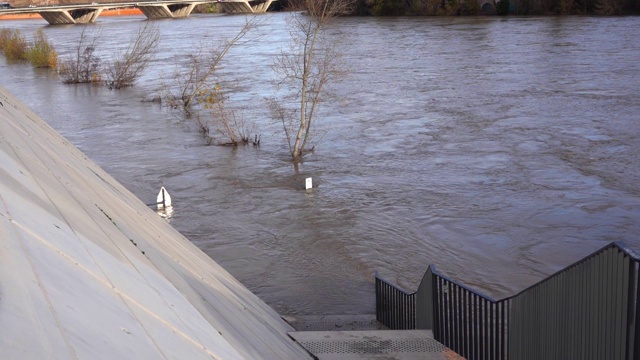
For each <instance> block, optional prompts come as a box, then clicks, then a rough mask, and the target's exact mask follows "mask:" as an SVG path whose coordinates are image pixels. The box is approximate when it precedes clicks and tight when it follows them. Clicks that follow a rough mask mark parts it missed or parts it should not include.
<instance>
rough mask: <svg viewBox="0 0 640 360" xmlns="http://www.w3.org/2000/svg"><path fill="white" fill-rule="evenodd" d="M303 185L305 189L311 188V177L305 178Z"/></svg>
mask: <svg viewBox="0 0 640 360" xmlns="http://www.w3.org/2000/svg"><path fill="white" fill-rule="evenodd" d="M304 187H305V189H306V190H309V189H311V188H312V187H313V180H311V178H307V179H306V181H305V182H304Z"/></svg>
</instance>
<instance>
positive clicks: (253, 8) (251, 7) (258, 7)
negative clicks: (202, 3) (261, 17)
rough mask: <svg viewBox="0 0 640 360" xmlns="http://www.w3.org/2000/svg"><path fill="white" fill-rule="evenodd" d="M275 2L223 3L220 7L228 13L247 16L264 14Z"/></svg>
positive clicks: (271, 0) (270, 0) (261, 0)
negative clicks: (248, 14)
mask: <svg viewBox="0 0 640 360" xmlns="http://www.w3.org/2000/svg"><path fill="white" fill-rule="evenodd" d="M273 1H274V0H258V1H251V2H250V1H248V0H245V1H233V2H232V1H228V2H225V1H222V2H219V3H218V5H220V6H222V9H223V10H224V12H226V13H231V14H233V13H235V14H240V13H243V14H246V13H263V12H267V10H268V9H269V6H270V5H271V3H272V2H273Z"/></svg>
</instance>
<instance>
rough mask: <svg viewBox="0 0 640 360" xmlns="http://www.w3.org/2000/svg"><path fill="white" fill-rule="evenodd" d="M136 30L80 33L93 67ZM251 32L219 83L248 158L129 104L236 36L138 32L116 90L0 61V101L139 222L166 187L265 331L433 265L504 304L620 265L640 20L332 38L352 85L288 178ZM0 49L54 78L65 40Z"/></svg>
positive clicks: (636, 206)
mask: <svg viewBox="0 0 640 360" xmlns="http://www.w3.org/2000/svg"><path fill="white" fill-rule="evenodd" d="M143 20H144V18H143V17H140V16H123V17H109V18H106V17H105V18H100V19H99V20H98V23H96V24H94V25H91V26H89V28H90V29H91V30H92V31H98V30H99V31H100V33H101V37H100V43H99V48H100V49H101V50H100V51H101V54H102V55H103V56H109V55H110V54H113V53H114V52H115V51H116V50H115V49H116V48H117V47H118V46H122V40H123V39H128V38H130V37H131V35H132V34H133V33H134V32H135V31H136V30H137V29H138V27H140V26H141V25H142V24H143V23H144V21H143ZM260 20H261V26H260V27H259V28H258V29H257V30H255V31H253V32H252V33H250V35H249V38H248V39H247V40H246V41H244V42H243V43H242V44H240V45H239V46H237V47H236V48H234V49H232V51H231V52H230V53H229V55H228V56H227V57H226V58H225V61H224V63H223V64H222V65H221V69H220V75H221V81H222V82H223V83H224V84H225V86H224V87H225V88H226V89H229V90H231V94H230V99H229V104H233V106H234V107H236V108H237V109H238V112H239V113H241V114H242V115H243V116H244V117H245V118H247V119H250V120H251V121H255V122H256V124H257V127H258V130H259V132H260V133H261V134H262V141H261V146H260V147H259V148H254V147H252V146H249V147H240V148H238V149H232V148H227V147H218V146H206V144H205V142H204V140H203V138H202V137H201V136H200V135H199V133H198V131H197V128H196V126H195V124H194V122H193V121H192V120H184V119H183V118H181V117H180V116H179V114H176V113H174V112H171V111H169V110H167V109H166V108H163V107H162V106H160V105H159V104H157V103H149V102H143V101H141V100H142V99H148V98H153V97H155V96H157V95H158V93H159V91H160V89H161V88H162V87H163V85H164V84H170V83H171V82H172V81H173V80H172V79H173V77H172V75H173V73H174V71H175V69H176V64H177V63H179V62H180V61H181V59H182V57H183V56H185V55H187V54H190V53H195V52H196V51H197V49H198V48H199V46H200V44H203V43H216V42H220V41H221V39H224V38H229V37H231V36H233V35H235V33H237V31H238V30H239V28H240V26H241V25H242V23H243V22H244V17H243V16H215V15H214V16H193V17H191V18H188V19H182V20H162V21H157V25H158V26H159V28H160V32H161V37H162V42H161V44H160V48H159V51H158V55H157V56H156V58H155V60H154V62H153V63H152V64H151V66H150V67H149V69H148V71H147V73H146V74H145V75H144V77H143V78H142V79H140V81H138V82H137V83H136V86H134V87H133V88H130V89H125V90H120V91H113V90H108V89H107V88H102V87H92V86H85V85H78V86H74V85H64V84H62V83H61V81H60V80H59V79H58V78H57V77H56V76H55V75H53V74H52V73H50V72H48V71H46V70H36V69H32V68H31V67H30V66H29V65H20V64H8V63H7V62H6V60H5V59H4V57H2V56H0V83H1V84H2V86H4V87H6V88H8V89H9V90H10V91H11V92H13V93H14V94H15V95H17V96H18V97H19V98H20V99H22V101H24V102H25V103H27V104H28V105H29V106H30V107H32V108H33V109H34V110H35V111H36V112H37V113H38V114H39V115H41V116H42V117H43V118H44V119H46V120H47V121H48V122H49V124H50V125H51V126H52V127H53V128H55V129H56V130H58V131H59V132H60V133H62V134H63V135H64V136H65V137H67V138H68V139H69V140H70V141H71V142H73V143H74V144H75V145H76V146H78V147H79V148H80V149H81V150H82V151H84V152H85V153H86V154H87V155H88V156H89V157H91V158H92V159H93V160H94V161H95V162H97V163H98V164H99V165H100V166H102V167H103V168H105V169H106V170H107V171H108V172H109V173H111V174H112V175H113V176H114V177H115V178H116V179H118V180H119V181H120V182H122V183H123V184H124V185H125V186H126V187H127V188H129V189H130V190H131V191H132V192H133V193H134V194H136V195H137V196H138V197H139V198H141V199H142V200H143V201H145V202H148V203H151V202H154V200H155V195H156V194H157V192H158V190H159V189H160V187H161V186H165V187H166V188H167V189H168V191H169V192H170V193H171V195H172V197H173V201H174V205H175V206H174V213H173V215H172V217H171V219H169V220H168V221H170V222H171V223H172V225H173V226H175V227H176V228H177V229H178V230H179V231H180V232H182V233H183V234H184V235H185V236H186V237H187V238H189V239H190V240H191V241H193V243H194V244H196V245H197V246H198V247H199V248H201V249H202V250H203V251H205V252H206V253H207V254H208V255H209V256H211V257H212V258H213V259H214V260H215V261H217V262H218V263H220V264H221V265H222V266H223V267H224V268H226V269H227V270H228V271H230V272H231V273H232V274H233V275H234V276H235V277H237V278H238V279H239V280H240V281H241V282H242V283H244V284H245V285H246V286H247V287H248V288H249V289H250V290H252V291H253V292H254V293H256V294H257V295H258V296H260V298H262V299H263V300H264V301H266V302H267V303H268V304H270V305H271V306H273V307H274V308H275V309H276V310H277V311H278V312H279V313H281V314H291V315H295V314H364V313H373V312H374V303H375V300H374V289H373V273H374V272H375V271H379V272H380V274H381V275H382V276H384V277H386V278H388V279H389V280H391V281H392V282H394V283H397V284H399V285H401V286H402V287H404V288H406V289H408V290H411V291H413V290H415V289H416V287H417V284H418V282H419V280H420V278H421V277H422V275H423V273H424V271H425V270H426V268H427V266H428V264H430V263H433V264H435V265H436V266H437V268H438V269H439V270H440V271H442V272H444V273H445V274H447V275H449V276H451V277H453V278H454V279H458V280H460V281H462V282H463V283H465V284H467V285H469V286H471V287H473V288H477V289H479V290H481V291H483V292H485V293H487V294H489V295H491V296H494V297H503V296H506V295H510V294H512V293H514V292H516V291H518V290H520V289H522V288H524V287H526V286H528V285H530V284H532V283H533V282H535V281H537V280H539V279H541V278H543V277H545V276H546V275H548V274H551V273H552V272H554V271H556V270H559V269H560V268H562V267H564V266H566V265H568V264H570V263H572V262H574V261H576V260H578V259H579V258H581V257H583V256H585V255H587V254H589V253H592V252H594V251H596V250H597V249H599V248H600V247H602V246H604V245H606V244H607V243H609V242H610V241H623V242H625V243H626V244H627V245H630V246H631V247H634V248H635V249H639V248H640V237H639V234H640V141H639V139H640V62H639V61H638V59H640V42H638V41H637V34H638V33H640V18H638V17H621V18H608V17H607V18H594V17H541V18H518V17H512V18H497V17H473V18H345V19H340V20H339V22H338V27H337V30H336V31H335V36H341V37H342V41H343V49H344V53H345V60H344V61H345V63H346V65H348V67H349V68H350V75H349V76H347V77H346V78H345V79H344V81H343V82H341V83H339V84H337V86H336V87H335V95H337V97H336V100H334V101H332V102H329V103H326V104H323V109H322V112H321V114H320V117H319V118H318V121H319V122H318V129H317V137H316V139H317V140H318V142H317V147H316V151H315V152H314V153H313V154H311V155H309V156H308V157H306V158H305V161H304V163H303V164H301V165H300V166H299V168H298V169H294V167H293V166H292V163H291V161H290V159H289V156H288V149H287V146H286V145H285V142H284V140H283V135H282V134H281V133H280V131H279V130H280V125H279V124H277V123H275V122H273V121H272V120H270V114H269V111H268V107H267V105H266V102H265V100H264V98H265V97H267V96H270V95H272V94H273V92H274V90H273V85H272V84H271V81H270V80H271V79H272V77H273V73H272V70H271V68H270V64H271V62H272V58H273V56H274V55H275V54H277V53H279V51H280V50H281V49H283V48H284V46H285V44H286V42H287V40H288V32H287V30H286V27H285V26H286V15H285V14H279V13H269V14H265V15H263V16H261V17H260ZM0 27H10V28H19V29H21V30H22V31H23V32H24V33H25V34H27V35H28V36H30V34H32V33H33V32H35V31H36V30H38V29H41V28H42V29H43V30H44V31H45V32H46V34H47V35H48V36H49V39H50V40H51V42H52V43H53V44H54V46H55V48H56V49H57V51H58V53H59V54H60V55H61V56H63V57H64V56H65V55H66V54H69V53H71V52H72V51H74V46H75V44H76V42H77V39H78V38H79V36H80V32H81V31H82V28H81V27H80V26H56V27H52V26H46V23H45V22H44V21H43V20H19V21H18V20H16V21H5V22H3V23H1V24H0ZM306 177H312V178H313V179H314V183H315V184H316V185H317V187H316V188H314V189H313V191H311V192H305V191H304V190H303V188H304V179H305V178H306Z"/></svg>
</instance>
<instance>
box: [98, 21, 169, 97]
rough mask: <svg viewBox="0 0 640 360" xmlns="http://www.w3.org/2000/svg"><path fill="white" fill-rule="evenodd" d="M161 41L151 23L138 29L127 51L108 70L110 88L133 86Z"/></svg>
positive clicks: (146, 23)
mask: <svg viewBox="0 0 640 360" xmlns="http://www.w3.org/2000/svg"><path fill="white" fill-rule="evenodd" d="M159 41H160V31H159V30H158V27H157V26H156V25H154V23H152V22H151V21H147V22H145V25H144V26H143V27H141V28H140V29H138V32H137V33H136V34H135V35H134V37H133V38H132V40H131V42H130V43H129V46H128V47H127V49H126V50H125V51H124V52H123V53H121V54H120V55H119V56H118V57H117V58H116V60H115V61H114V62H113V63H111V64H109V65H108V66H107V68H106V76H105V77H106V83H107V85H108V86H109V88H113V89H121V88H123V87H128V86H132V85H133V82H134V81H135V80H136V79H137V78H138V77H139V76H140V75H141V74H142V72H143V71H144V69H145V68H146V67H147V65H148V64H149V62H150V61H151V60H152V59H153V56H154V55H155V49H156V46H157V45H158V42H159Z"/></svg>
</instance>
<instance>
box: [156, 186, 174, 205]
mask: <svg viewBox="0 0 640 360" xmlns="http://www.w3.org/2000/svg"><path fill="white" fill-rule="evenodd" d="M156 204H157V205H158V209H166V208H168V207H171V196H170V195H169V192H167V189H165V188H164V186H163V187H162V188H160V192H159V193H158V198H157V199H156Z"/></svg>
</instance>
